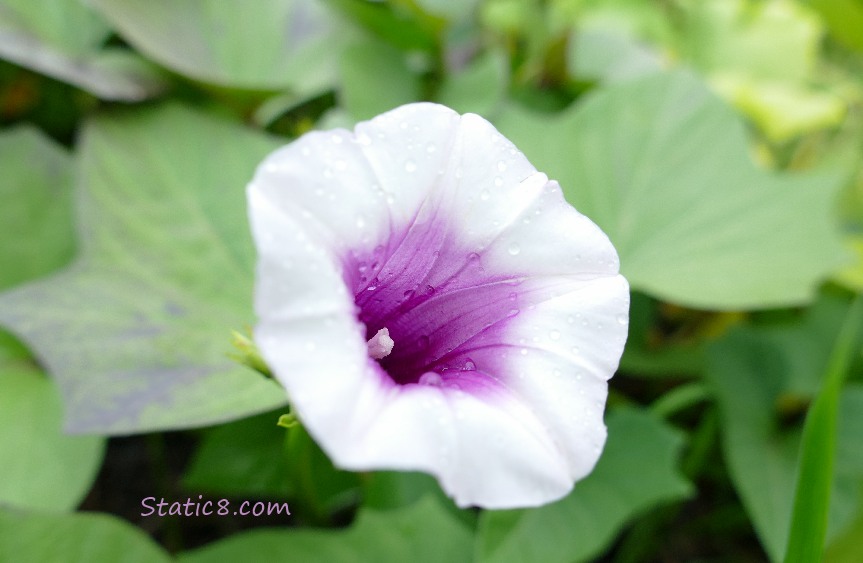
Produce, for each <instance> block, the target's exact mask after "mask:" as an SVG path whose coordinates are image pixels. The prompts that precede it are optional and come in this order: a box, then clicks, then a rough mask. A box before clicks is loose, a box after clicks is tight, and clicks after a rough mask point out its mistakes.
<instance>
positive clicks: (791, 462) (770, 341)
mask: <svg viewBox="0 0 863 563" xmlns="http://www.w3.org/2000/svg"><path fill="white" fill-rule="evenodd" d="M834 304H835V302H832V301H831V300H828V299H825V300H822V301H821V302H819V303H818V304H817V306H816V307H815V309H814V310H813V312H812V313H810V314H809V315H808V316H806V317H804V318H803V320H802V321H801V323H800V324H799V325H797V326H795V327H792V328H785V327H770V328H750V327H741V328H738V329H735V330H733V331H731V332H730V333H728V334H727V335H726V336H725V337H723V338H722V339H721V340H720V341H718V342H717V343H715V344H714V345H713V346H711V347H710V349H709V353H708V369H707V371H706V375H707V377H708V380H709V382H710V383H711V384H712V386H713V389H714V393H715V396H716V399H717V401H718V403H719V406H720V410H721V413H722V425H723V434H724V439H723V452H724V456H725V459H726V461H727V463H728V467H729V470H730V474H731V477H732V480H733V482H734V485H735V488H736V489H737V492H738V493H739V495H740V497H741V499H742V500H743V504H744V506H745V507H746V510H747V512H748V513H749V515H750V517H751V518H752V521H753V525H754V527H755V530H756V531H757V533H758V535H759V537H760V539H761V542H762V544H763V545H764V547H765V550H766V551H767V553H768V554H769V555H770V558H771V560H773V561H777V560H780V559H781V558H782V554H783V553H784V550H785V544H786V542H787V538H788V526H789V524H790V522H791V511H792V506H793V499H794V486H795V482H796V475H797V463H798V451H799V447H800V427H799V425H798V424H795V423H794V416H795V415H796V414H797V413H798V412H799V410H800V409H801V408H803V407H804V406H805V404H806V403H805V401H806V400H807V399H808V397H807V396H806V395H805V394H804V393H802V391H805V387H810V392H809V396H811V394H812V392H813V391H814V387H813V385H812V384H813V383H815V384H816V385H817V381H818V378H819V376H821V375H822V374H823V372H824V369H825V367H826V364H827V357H828V355H829V352H830V350H831V348H832V340H833V338H835V336H836V334H837V333H838V328H839V326H840V322H841V319H842V318H843V315H844V312H845V310H846V308H845V307H840V308H838V309H837V308H836V307H835V306H834ZM829 315H833V318H834V319H835V320H834V322H833V323H832V324H828V323H826V322H825V321H826V320H827V317H828V316H829ZM825 325H826V326H827V328H825ZM825 332H826V335H825V334H824V333H825ZM807 335H808V339H807ZM807 340H808V341H809V342H811V343H810V344H808V345H807V348H805V349H804V350H800V347H801V345H803V344H804V343H806V342H807ZM857 346H858V349H859V342H858V344H857ZM807 349H808V353H807V351H806V350H807ZM808 355H812V356H814V357H815V358H820V359H822V362H821V364H820V365H819V366H817V368H812V364H813V363H815V362H811V361H809V360H805V361H803V360H801V358H803V356H808ZM807 367H808V368H811V369H817V371H816V372H815V373H810V374H809V380H808V381H805V380H804V379H803V378H802V377H801V375H800V374H802V368H807ZM801 383H803V384H804V385H803V386H801ZM861 399H863V388H861V387H860V386H859V385H849V386H848V388H847V389H846V390H845V391H844V392H843V397H842V400H841V406H840V409H839V413H840V414H839V423H838V436H839V438H838V443H839V445H838V448H839V452H840V453H839V454H838V455H837V463H836V477H835V482H834V489H833V490H834V492H833V502H832V503H831V506H830V526H829V528H828V538H832V537H833V536H835V534H836V533H838V532H839V531H840V530H841V529H842V528H843V527H845V526H846V525H847V524H848V522H849V521H850V518H851V517H852V516H853V510H854V500H855V497H856V493H855V490H856V489H857V486H858V483H859V482H860V481H861V478H863V463H861V460H860V459H859V458H860V456H859V455H858V456H856V458H855V456H854V455H853V454H852V455H849V454H848V453H847V451H852V452H853V451H857V450H858V449H859V445H860V438H859V434H856V432H851V431H849V429H852V430H853V429H858V428H860V425H861V424H863V420H861V419H863V408H860V400H861ZM843 451H844V452H846V453H841V452H843Z"/></svg>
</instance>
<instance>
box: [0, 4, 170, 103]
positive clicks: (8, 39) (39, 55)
mask: <svg viewBox="0 0 863 563" xmlns="http://www.w3.org/2000/svg"><path fill="white" fill-rule="evenodd" d="M110 33H111V30H110V29H109V28H108V26H107V25H106V24H105V22H104V21H103V20H102V18H101V17H99V15H98V14H96V13H95V12H93V11H92V10H91V9H90V8H88V7H87V6H85V3H84V2H82V1H80V0H2V1H0V57H2V58H5V59H8V60H10V61H13V62H15V63H17V64H20V65H22V66H25V67H28V68H31V69H33V70H36V71H38V72H42V73H44V74H47V75H49V76H52V77H54V78H57V79H59V80H63V81H65V82H68V83H69V84H73V85H75V86H77V87H79V88H82V89H84V90H86V91H88V92H90V93H92V94H94V95H96V96H98V97H100V98H104V99H107V100H125V101H137V100H142V99H145V98H149V97H152V96H154V95H156V94H158V93H159V92H161V91H162V90H163V89H164V84H163V81H162V79H161V77H160V76H159V75H158V74H157V73H156V71H155V70H154V69H153V68H151V67H150V66H149V65H147V64H146V63H144V62H143V61H142V60H141V59H140V58H138V57H137V56H136V55H134V54H133V53H131V52H129V51H126V50H121V49H109V50H101V45H102V43H104V41H105V40H106V39H107V38H108V36H109V35H110Z"/></svg>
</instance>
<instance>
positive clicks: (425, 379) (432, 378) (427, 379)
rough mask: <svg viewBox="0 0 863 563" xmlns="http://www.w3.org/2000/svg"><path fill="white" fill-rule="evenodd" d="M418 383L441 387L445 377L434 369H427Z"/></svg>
mask: <svg viewBox="0 0 863 563" xmlns="http://www.w3.org/2000/svg"><path fill="white" fill-rule="evenodd" d="M418 383H419V384H420V385H431V386H433V387H440V384H441V383H443V378H441V376H440V374H437V373H435V372H433V371H427V372H425V373H424V374H422V375H421V376H420V378H419V381H418Z"/></svg>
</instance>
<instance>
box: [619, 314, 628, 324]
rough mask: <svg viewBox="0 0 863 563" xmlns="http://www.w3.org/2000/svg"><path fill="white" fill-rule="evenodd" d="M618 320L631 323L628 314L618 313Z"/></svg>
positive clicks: (622, 322) (621, 322)
mask: <svg viewBox="0 0 863 563" xmlns="http://www.w3.org/2000/svg"><path fill="white" fill-rule="evenodd" d="M617 322H618V323H620V324H622V325H626V324H629V317H627V316H626V315H617Z"/></svg>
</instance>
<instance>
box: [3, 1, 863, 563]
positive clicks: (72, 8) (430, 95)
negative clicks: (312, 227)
mask: <svg viewBox="0 0 863 563" xmlns="http://www.w3.org/2000/svg"><path fill="white" fill-rule="evenodd" d="M0 59H2V60H0V124H2V130H0V237H2V243H0V290H2V293H0V323H2V325H3V326H4V327H5V328H6V329H8V332H0V428H2V431H0V561H148V562H150V561H169V560H172V559H174V558H177V559H178V560H180V561H189V562H193V561H194V562H204V561H214V562H215V561H233V560H238V559H246V560H257V561H266V560H272V559H276V558H281V559H285V560H297V561H394V562H395V561H408V560H413V561H429V562H431V561H447V562H450V563H452V562H455V561H478V562H484V563H485V562H489V563H490V562H504V561H507V562H509V561H512V562H517V561H542V562H550V563H554V562H560V563H564V562H572V561H615V562H618V561H619V562H635V561H763V560H770V561H780V560H783V559H785V560H788V561H805V560H809V561H816V560H818V559H819V557H821V556H820V555H819V553H820V550H821V544H822V540H823V543H824V546H825V547H826V551H825V552H824V555H823V560H825V561H831V562H849V563H850V562H859V561H861V560H863V488H861V485H863V455H861V452H863V362H861V350H863V341H861V330H860V328H861V326H860V325H863V315H861V313H860V308H859V306H857V307H856V308H854V306H853V305H852V302H853V301H854V299H855V295H856V294H859V293H860V292H861V291H863V1H861V0H701V1H697V0H464V1H456V0H391V1H389V2H378V1H368V0H243V1H242V2H241V1H239V0H236V1H227V0H183V1H176V0H148V1H147V2H140V1H137V0H88V1H87V2H79V1H77V0H0ZM417 100H432V101H437V102H440V103H444V104H447V105H449V106H451V107H453V108H454V109H456V110H458V111H460V112H475V113H479V114H481V115H483V116H484V117H486V118H488V119H490V120H491V121H492V122H493V123H495V125H496V126H497V127H498V128H499V129H500V130H501V131H502V132H503V133H504V134H505V135H507V136H508V137H509V138H510V139H512V140H513V142H515V144H516V145H517V146H518V147H519V148H521V149H522V150H523V151H524V152H525V154H526V155H527V156H528V158H529V159H530V160H531V161H532V162H533V163H534V164H535V165H536V166H537V167H538V168H539V169H540V170H543V171H545V172H547V173H548V174H549V176H551V177H553V178H556V179H558V180H560V183H561V185H562V186H563V187H564V190H565V193H566V196H567V198H568V199H569V201H570V202H571V203H572V204H573V205H575V206H576V207H577V208H578V209H579V210H580V211H581V212H583V213H585V214H586V215H588V216H590V217H591V218H592V219H593V220H594V221H596V222H597V223H598V224H599V225H600V226H601V227H602V228H603V229H604V230H605V231H606V232H607V233H608V234H609V236H610V238H611V239H612V241H613V242H614V243H615V246H616V247H617V249H618V251H619V252H620V254H621V264H622V269H623V273H624V274H625V275H626V276H627V278H628V279H629V280H630V282H631V284H632V288H633V295H632V311H631V319H630V331H629V341H628V345H627V349H626V352H625V354H624V357H623V360H622V364H621V368H620V371H619V373H618V374H617V376H616V377H615V378H614V379H613V380H612V382H611V397H610V401H609V410H608V414H607V417H606V420H607V424H608V426H609V442H608V445H607V447H606V450H605V452H604V453H603V456H602V458H601V460H600V462H599V465H598V466H597V468H596V470H595V471H594V473H593V474H591V476H590V477H588V478H587V479H586V480H585V481H583V482H581V483H579V484H578V485H577V487H576V489H575V491H574V492H573V493H572V494H571V495H569V496H568V497H567V498H565V499H563V500H561V501H559V502H557V503H554V504H551V505H548V506H545V507H541V508H537V509H532V510H509V511H475V510H463V511H460V510H458V509H456V508H455V507H454V505H452V503H451V502H450V501H449V500H448V499H446V498H445V497H444V496H443V495H442V494H441V493H440V491H439V490H438V488H437V485H436V484H435V482H434V480H432V479H430V478H429V477H427V476H424V475H419V474H410V473H388V472H380V473H366V474H351V473H345V472H341V471H338V470H336V469H335V468H333V466H332V464H331V463H330V462H329V460H327V459H326V457H325V456H324V455H323V454H322V453H321V451H320V450H319V449H318V447H317V446H316V445H315V444H314V442H312V441H311V439H310V438H309V437H308V435H307V434H305V433H304V432H303V430H302V429H292V430H290V431H288V432H286V431H285V430H284V429H282V428H279V427H278V426H276V424H275V423H276V421H277V419H278V415H279V414H281V413H282V412H284V410H285V408H284V396H283V393H282V392H281V391H280V389H279V388H278V387H276V386H275V385H274V384H272V383H271V382H269V381H265V380H262V379H261V378H259V377H257V375H256V374H254V373H252V372H250V371H248V370H246V369H245V368H243V367H241V366H238V365H237V364H235V363H233V362H232V361H231V360H229V359H228V357H227V355H228V353H229V352H230V330H231V329H234V328H242V327H243V326H247V325H249V324H252V323H253V322H254V319H253V316H252V313H251V305H250V303H251V298H250V297H251V287H252V277H253V264H254V254H253V251H252V247H251V243H250V238H249V235H248V229H247V224H246V219H245V209H244V195H243V190H244V185H245V183H246V182H247V181H248V179H249V178H250V177H251V174H252V172H253V170H254V167H255V166H256V164H257V163H258V161H259V160H260V159H261V158H262V157H263V156H264V155H265V154H266V153H267V152H268V151H270V150H272V149H273V148H275V147H276V146H278V145H279V144H283V143H285V142H288V141H289V140H290V139H293V138H295V137H297V136H299V135H300V134H302V133H303V132H305V131H308V130H310V129H313V128H329V127H336V126H351V125H352V124H354V123H355V122H356V121H358V120H363V119H367V118H370V117H372V116H374V115H376V114H378V113H380V112H383V111H386V110H388V109H391V108H392V107H394V106H397V105H400V104H402V103H407V102H411V101H417ZM554 243H555V241H553V240H550V241H549V244H554ZM810 406H811V407H812V408H810ZM65 431H71V432H72V433H73V434H71V435H70V434H68V433H66V432H65ZM109 437H110V438H109ZM198 495H202V497H204V498H207V499H216V498H228V499H232V500H234V502H236V503H239V502H241V501H242V500H245V499H261V500H286V501H289V502H290V506H291V512H292V515H291V517H289V518H285V517H281V518H279V517H275V518H272V517H271V518H252V517H245V518H243V517H221V518H219V517H212V518H204V517H194V518H181V517H167V518H156V517H149V518H148V517H142V516H141V505H140V502H141V499H143V498H144V497H147V496H155V497H157V498H158V497H165V498H166V499H168V500H169V501H170V500H180V501H184V500H185V499H186V498H189V497H191V498H193V499H195V498H197V497H198ZM792 522H793V524H792ZM248 528H264V529H255V530H248ZM807 542H809V543H810V544H811V545H808V546H807V545H806V544H807ZM789 546H790V547H789ZM807 550H808V551H807ZM807 554H808V555H807ZM813 554H814V555H813ZM290 558H293V559H290Z"/></svg>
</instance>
